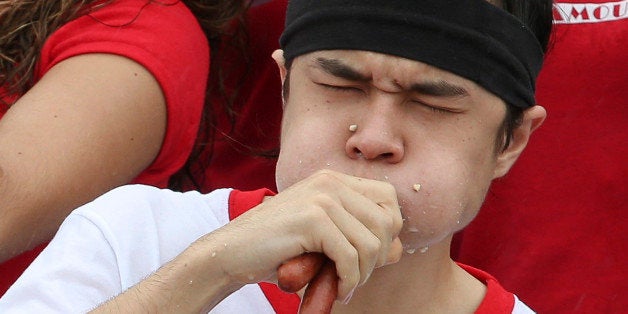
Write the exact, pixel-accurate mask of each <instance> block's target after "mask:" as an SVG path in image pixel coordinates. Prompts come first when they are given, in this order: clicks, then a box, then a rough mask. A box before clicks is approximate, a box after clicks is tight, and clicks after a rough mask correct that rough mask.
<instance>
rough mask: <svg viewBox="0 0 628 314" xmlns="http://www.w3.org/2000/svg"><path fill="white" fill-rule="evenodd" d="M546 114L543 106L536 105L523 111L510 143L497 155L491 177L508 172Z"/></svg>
mask: <svg viewBox="0 0 628 314" xmlns="http://www.w3.org/2000/svg"><path fill="white" fill-rule="evenodd" d="M546 116H547V113H546V112H545V108H543V107H541V106H538V105H537V106H534V107H532V108H529V109H527V110H526V111H524V112H523V117H522V122H521V125H519V126H518V127H517V128H516V129H515V130H514V132H513V134H512V141H511V142H510V145H509V146H508V147H507V148H506V149H505V150H504V151H502V152H501V153H499V155H498V156H497V164H496V167H495V171H494V173H493V179H494V178H499V177H502V176H504V175H505V174H506V173H508V171H509V170H510V168H511V167H512V165H514V163H515V161H517V158H519V156H520V155H521V153H522V152H523V149H524V148H525V147H526V145H527V144H528V140H529V139H530V135H531V134H532V132H534V130H536V129H537V128H538V127H539V126H541V124H543V121H544V120H545V117H546Z"/></svg>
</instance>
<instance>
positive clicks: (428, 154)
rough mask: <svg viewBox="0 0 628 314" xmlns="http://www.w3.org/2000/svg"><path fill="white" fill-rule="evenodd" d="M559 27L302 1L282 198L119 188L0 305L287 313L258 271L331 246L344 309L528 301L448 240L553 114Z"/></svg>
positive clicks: (468, 307)
mask: <svg viewBox="0 0 628 314" xmlns="http://www.w3.org/2000/svg"><path fill="white" fill-rule="evenodd" d="M509 12H512V13H513V14H516V15H513V14H511V13H509ZM550 29H551V1H541V0H536V1H530V0H520V1H507V0H503V1H499V3H490V2H487V1H484V0H391V1H380V0H361V1H358V0H353V1H351V0H292V1H290V2H289V4H288V11H287V18H286V29H285V31H284V33H283V35H282V38H281V40H280V43H281V47H282V50H279V51H276V52H275V53H274V54H273V58H274V59H275V60H276V62H277V64H278V66H279V72H280V75H281V78H282V81H283V85H284V102H285V104H284V116H283V124H282V133H281V152H280V156H279V160H278V163H277V172H276V180H277V187H278V190H279V193H277V194H276V195H275V194H274V193H272V192H270V191H268V190H258V191H247V192H245V191H237V190H233V189H222V190H217V191H214V192H212V193H209V194H200V193H196V192H188V193H176V192H173V191H168V190H158V189H156V188H151V187H147V186H138V185H135V186H125V187H121V188H118V189H116V190H114V191H112V192H110V193H108V194H106V195H104V196H102V197H101V198H99V199H97V200H95V201H94V202H92V203H89V204H87V205H85V206H83V207H80V208H79V209H77V210H75V211H74V212H73V214H72V215H70V217H68V219H67V220H66V221H65V223H64V224H63V225H62V227H61V229H60V231H59V233H58V234H57V236H56V237H55V239H54V240H53V241H52V242H51V243H50V245H49V246H48V248H47V249H46V250H45V251H44V252H43V253H42V254H41V255H40V257H39V258H38V259H37V260H36V261H35V262H34V263H33V264H32V265H31V267H30V268H29V269H28V270H27V271H26V272H25V273H24V275H23V277H22V278H20V279H19V280H18V282H17V283H16V284H15V285H14V286H13V287H12V288H11V289H10V290H9V291H8V292H7V293H6V295H5V296H4V297H3V298H2V299H1V300H0V310H2V309H7V310H8V309H24V310H30V311H36V310H46V309H48V310H57V311H62V312H65V311H86V310H90V309H92V308H95V307H98V308H97V309H96V312H98V311H103V312H104V311H112V310H114V311H120V310H123V311H125V312H138V311H141V312H161V311H163V312H192V311H194V312H199V311H212V312H213V313H214V312H215V313H273V312H275V311H279V309H280V308H281V304H277V303H275V301H273V300H279V301H277V302H281V299H274V298H271V297H270V296H269V293H267V290H263V289H262V288H260V285H258V283H260V282H266V283H276V282H277V269H278V268H279V267H280V266H281V265H282V264H283V263H285V262H286V261H290V260H292V259H294V258H298V257H299V256H302V254H304V253H308V252H318V253H322V255H324V256H326V258H327V259H329V260H330V261H332V262H333V265H334V266H335V270H336V271H335V274H336V277H337V291H335V293H334V294H333V295H336V292H337V296H336V300H335V301H337V302H335V303H334V304H333V308H332V311H334V312H338V313H345V312H346V313H365V312H373V313H461V312H477V313H482V312H485V313H486V312H490V313H511V312H526V311H528V312H529V311H530V309H529V308H528V307H527V306H526V305H525V304H524V303H523V302H521V301H520V300H518V299H517V298H516V296H514V295H513V294H512V293H509V292H507V291H505V290H504V289H503V288H502V287H501V286H499V284H498V282H497V281H496V279H495V278H493V277H491V276H490V275H489V274H486V273H484V272H482V271H480V270H477V269H473V268H471V267H468V266H465V265H461V264H457V263H455V262H453V261H452V260H451V259H450V257H449V245H450V241H451V237H452V234H453V233H454V232H456V231H458V230H460V229H462V228H463V227H464V226H465V225H467V224H468V223H469V222H470V221H471V220H472V219H473V217H474V216H475V215H476V214H477V212H478V210H479V208H480V206H481V205H482V202H483V200H484V196H485V194H486V192H487V190H488V187H489V185H490V183H491V181H492V180H493V179H494V178H498V177H500V176H503V175H505V174H506V173H507V172H508V170H509V169H510V167H511V166H512V165H513V163H514V162H515V161H516V159H517V158H518V156H519V155H520V154H521V152H522V150H523V149H524V148H525V146H526V143H527V141H528V139H529V137H530V134H531V133H532V131H533V130H534V129H536V128H537V127H538V126H539V125H541V123H542V121H543V119H544V118H545V110H544V109H543V108H542V107H540V106H538V105H536V103H535V101H534V87H535V80H536V76H537V75H538V72H539V70H540V68H541V64H542V60H543V52H544V48H545V46H546V44H547V37H548V34H549V31H550ZM249 208H250V210H249ZM295 276H297V277H298V276H299V274H298V273H297V274H296V275H295ZM279 279H280V280H286V279H285V278H279ZM297 279H298V278H297ZM332 301H333V300H332ZM295 311H296V309H295Z"/></svg>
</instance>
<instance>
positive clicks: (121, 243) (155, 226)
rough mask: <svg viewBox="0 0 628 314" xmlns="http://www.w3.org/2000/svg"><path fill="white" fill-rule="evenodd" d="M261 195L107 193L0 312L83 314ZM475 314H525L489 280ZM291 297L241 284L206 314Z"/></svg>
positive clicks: (75, 220) (67, 224)
mask: <svg viewBox="0 0 628 314" xmlns="http://www.w3.org/2000/svg"><path fill="white" fill-rule="evenodd" d="M266 195H272V192H270V191H269V190H265V189H262V190H256V191H252V192H241V191H238V190H231V189H219V190H216V191H214V192H211V193H209V194H200V193H198V192H186V193H179V192H173V191H170V190H160V189H157V188H155V187H152V186H146V185H128V186H123V187H120V188H117V189H114V190H112V191H111V192H109V193H106V194H104V195H103V196H101V197H99V198H98V199H96V200H95V201H93V202H91V203H88V204H86V205H84V206H82V207H80V208H79V209H77V210H75V211H74V212H72V214H70V216H68V218H67V219H66V220H65V221H64V223H63V224H62V225H61V228H60V230H59V232H58V233H57V235H56V236H55V238H54V239H53V240H52V241H51V242H50V244H49V245H48V246H47V247H46V249H45V250H44V251H43V252H42V253H41V254H40V255H39V257H38V258H37V259H36V260H35V261H34V262H33V263H32V264H31V266H30V267H29V268H28V269H27V270H26V271H25V272H24V274H23V275H22V277H20V279H18V281H17V282H16V283H15V284H14V285H13V286H12V287H11V288H10V289H9V291H7V293H6V294H5V295H4V297H2V298H0V312H3V313H4V312H6V313H9V312H14V313H19V312H23V313H42V312H59V313H68V312H85V311H88V310H89V309H92V308H93V307H95V306H97V305H98V304H100V303H102V302H103V301H106V300H107V299H109V298H110V297H112V296H115V295H117V294H119V293H121V292H123V291H124V290H126V289H127V288H129V287H131V286H133V285H134V284H136V283H137V282H139V281H141V280H142V279H143V278H145V277H146V276H147V275H148V274H150V273H151V272H154V271H155V270H157V269H158V268H159V267H160V266H162V265H163V264H165V263H167V262H168V261H170V260H172V259H173V258H174V257H175V256H177V255H178V254H179V253H181V252H182V251H183V250H184V249H185V248H186V247H188V246H189V245H190V244H191V243H192V242H194V241H195V240H197V239H198V238H200V237H201V236H203V235H205V234H207V233H209V232H211V231H213V230H215V229H217V228H220V227H221V226H223V225H225V224H227V223H228V222H229V221H230V219H232V218H234V217H236V216H237V215H239V214H241V213H243V212H245V211H246V210H248V209H249V208H251V207H253V206H255V205H257V204H259V203H261V202H262V200H263V198H264V196H266ZM461 266H462V267H463V268H464V269H465V270H466V271H468V272H469V273H471V274H472V275H473V276H475V277H476V278H478V279H479V280H481V281H482V282H484V283H485V284H486V285H487V288H488V289H487V293H486V297H485V300H484V301H483V302H482V304H481V305H480V307H479V308H478V311H477V312H476V313H491V314H495V313H530V312H531V311H530V310H529V308H527V307H526V306H525V304H523V303H522V302H521V301H519V300H518V299H517V298H516V297H515V296H514V295H513V294H512V293H508V292H506V291H505V290H504V289H503V288H501V286H500V285H499V284H498V283H497V281H496V280H495V279H494V278H493V277H491V276H490V275H488V274H486V273H484V272H482V271H479V270H477V269H474V268H471V267H468V266H463V265H461ZM297 307H298V298H297V297H296V295H294V294H285V293H282V292H279V291H278V290H277V288H276V287H275V286H273V285H264V286H263V288H260V286H259V285H247V286H245V287H244V288H242V289H240V290H239V291H237V292H235V293H233V294H232V295H230V296H229V297H227V298H226V299H225V300H223V301H222V302H221V303H220V304H218V306H216V308H214V310H212V313H274V312H277V313H296V312H297Z"/></svg>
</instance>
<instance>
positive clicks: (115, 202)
mask: <svg viewBox="0 0 628 314" xmlns="http://www.w3.org/2000/svg"><path fill="white" fill-rule="evenodd" d="M230 193H231V190H230V189H220V190H216V191H214V192H212V193H209V194H201V193H198V192H196V191H191V192H185V193H181V192H175V191H172V190H168V189H159V188H156V187H153V186H148V185H140V184H135V185H125V186H122V187H119V188H116V189H113V190H111V191H109V192H107V193H105V194H103V195H102V196H100V197H98V198H96V199H95V200H94V201H92V202H90V203H88V204H85V205H84V206H82V207H80V208H78V209H77V210H75V211H74V212H73V213H72V214H71V216H79V217H81V218H82V219H86V220H89V221H90V222H91V223H92V224H94V225H96V226H97V227H98V228H99V229H100V230H102V232H103V233H105V234H110V235H111V236H113V237H116V236H117V235H120V234H137V235H138V236H140V237H141V236H142V235H141V234H142V233H143V232H141V230H143V231H146V232H153V233H154V232H157V233H158V234H161V233H164V235H166V234H167V233H168V231H171V230H181V229H184V228H185V227H184V226H187V227H192V226H193V227H194V228H199V230H198V232H194V234H193V235H192V237H194V236H197V233H198V234H203V233H206V232H209V231H211V230H210V228H218V227H220V226H222V225H224V224H226V223H227V222H228V218H225V217H228V216H227V215H228V214H227V211H228V202H229V195H230ZM223 213H224V214H223ZM205 229H207V230H205Z"/></svg>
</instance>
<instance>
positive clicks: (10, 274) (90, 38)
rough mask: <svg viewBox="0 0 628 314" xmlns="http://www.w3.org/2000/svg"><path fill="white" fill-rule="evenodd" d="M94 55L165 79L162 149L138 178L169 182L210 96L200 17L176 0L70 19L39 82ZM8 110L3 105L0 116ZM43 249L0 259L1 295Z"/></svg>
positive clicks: (49, 50)
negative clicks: (71, 61) (125, 61)
mask: <svg viewBox="0 0 628 314" xmlns="http://www.w3.org/2000/svg"><path fill="white" fill-rule="evenodd" d="M88 53H109V54H116V55H120V56H124V57H126V58H129V59H132V60H134V61H135V62H137V63H139V64H141V65H142V66H144V67H145V68H146V69H147V70H148V71H150V72H151V74H152V75H153V76H154V77H155V79H156V80H157V81H158V82H159V85H160V87H161V90H162V92H163V94H164V96H165V100H166V106H167V119H168V120H167V129H166V134H165V138H164V141H163V143H162V147H161V150H160V152H159V155H158V156H157V157H156V159H155V160H154V161H153V163H152V164H151V165H150V166H149V167H148V168H146V169H145V170H144V171H143V172H142V173H140V174H139V175H138V177H137V178H135V179H134V180H133V183H142V184H150V185H155V186H158V187H166V186H167V184H168V179H169V178H170V176H171V175H172V174H174V173H175V172H176V171H177V170H178V169H179V168H181V166H183V164H184V163H185V161H186V160H187V158H188V156H189V154H190V152H191V149H192V146H193V145H194V141H195V139H196V132H197V129H198V125H199V121H200V115H201V111H202V108H203V105H204V101H205V89H206V84H207V76H208V71H209V45H208V41H207V39H206V37H205V34H204V33H203V31H202V29H201V27H200V25H199V24H198V22H197V20H196V18H195V17H194V15H193V14H192V13H191V12H190V11H189V9H188V8H187V7H186V6H185V5H184V4H183V3H182V2H181V1H177V0H172V1H166V2H163V1H159V2H157V1H145V0H119V1H114V2H113V3H111V4H109V5H107V6H104V7H103V8H102V9H99V10H97V11H95V12H93V13H91V14H89V15H85V16H82V17H79V18H78V19H76V20H73V21H70V22H69V23H67V24H65V25H64V26H62V27H61V28H59V29H58V30H57V31H55V32H54V33H53V34H52V35H51V36H50V37H49V38H48V39H47V40H46V42H45V43H44V46H43V48H42V51H41V56H40V58H39V60H38V63H37V70H36V73H35V81H37V80H39V79H41V78H42V77H43V76H44V75H45V74H46V73H47V72H48V71H49V70H50V69H51V68H52V67H53V66H55V65H56V64H58V63H59V62H61V61H63V60H65V59H67V58H70V57H73V56H76V55H81V54H88ZM15 97H19V95H13V96H12V97H11V98H13V99H14V98H15ZM7 110H9V109H8V108H7V107H6V106H2V105H0V118H1V117H2V116H3V115H4V113H6V111H7ZM42 247H43V245H42V246H40V247H39V248H37V249H35V250H33V251H31V252H27V253H25V254H22V255H21V256H18V257H16V258H14V259H12V260H9V261H7V262H5V263H3V264H0V295H2V293H3V292H4V291H5V290H6V289H7V288H8V286H9V285H10V284H11V283H12V282H13V281H14V280H15V279H16V278H17V276H19V274H20V273H21V272H22V270H23V269H24V268H25V267H26V266H27V265H28V263H30V261H31V260H32V259H33V258H34V256H36V254H37V253H38V252H39V251H40V250H41V248H42Z"/></svg>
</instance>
